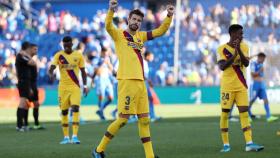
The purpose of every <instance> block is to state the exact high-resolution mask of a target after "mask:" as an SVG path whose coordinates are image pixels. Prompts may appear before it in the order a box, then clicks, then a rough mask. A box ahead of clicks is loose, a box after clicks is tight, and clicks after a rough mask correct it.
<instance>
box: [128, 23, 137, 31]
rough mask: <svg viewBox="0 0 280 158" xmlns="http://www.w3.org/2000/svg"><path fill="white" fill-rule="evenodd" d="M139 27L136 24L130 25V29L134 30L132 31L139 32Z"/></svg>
mask: <svg viewBox="0 0 280 158" xmlns="http://www.w3.org/2000/svg"><path fill="white" fill-rule="evenodd" d="M138 28H139V27H138V26H137V25H136V24H131V25H129V29H130V30H132V31H137V30H138Z"/></svg>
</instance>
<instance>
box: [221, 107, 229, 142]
mask: <svg viewBox="0 0 280 158" xmlns="http://www.w3.org/2000/svg"><path fill="white" fill-rule="evenodd" d="M228 117H229V113H228V112H222V114H221V118H220V129H221V135H222V140H223V143H224V144H229V138H228Z"/></svg>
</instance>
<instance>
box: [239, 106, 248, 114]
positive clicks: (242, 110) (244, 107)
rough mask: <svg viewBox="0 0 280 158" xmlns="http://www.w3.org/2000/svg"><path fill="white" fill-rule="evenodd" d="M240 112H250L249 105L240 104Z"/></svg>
mask: <svg viewBox="0 0 280 158" xmlns="http://www.w3.org/2000/svg"><path fill="white" fill-rule="evenodd" d="M238 111H239V113H243V112H248V106H238Z"/></svg>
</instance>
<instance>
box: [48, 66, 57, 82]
mask: <svg viewBox="0 0 280 158" xmlns="http://www.w3.org/2000/svg"><path fill="white" fill-rule="evenodd" d="M55 68H56V66H55V65H51V66H50V68H49V71H48V76H49V78H50V80H51V81H54V73H53V72H54V70H55Z"/></svg>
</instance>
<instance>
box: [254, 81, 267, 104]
mask: <svg viewBox="0 0 280 158" xmlns="http://www.w3.org/2000/svg"><path fill="white" fill-rule="evenodd" d="M257 98H260V99H267V94H266V88H265V85H262V84H259V83H254V84H253V85H252V87H251V93H250V99H251V100H253V99H257Z"/></svg>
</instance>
